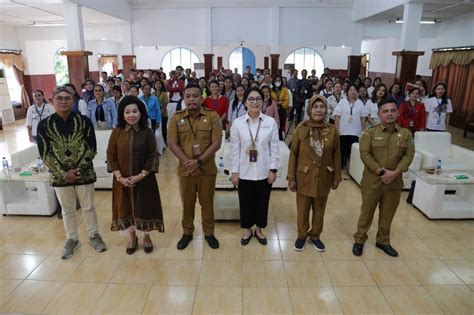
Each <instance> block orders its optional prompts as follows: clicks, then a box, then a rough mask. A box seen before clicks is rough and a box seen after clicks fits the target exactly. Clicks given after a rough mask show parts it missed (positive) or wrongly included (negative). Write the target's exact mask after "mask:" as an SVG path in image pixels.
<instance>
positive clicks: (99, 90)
mask: <svg viewBox="0 0 474 315" xmlns="http://www.w3.org/2000/svg"><path fill="white" fill-rule="evenodd" d="M94 92H102V90H101V89H98V90H94Z"/></svg>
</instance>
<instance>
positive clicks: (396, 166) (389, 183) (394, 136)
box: [352, 100, 415, 257]
mask: <svg viewBox="0 0 474 315" xmlns="http://www.w3.org/2000/svg"><path fill="white" fill-rule="evenodd" d="M378 109H379V110H378V116H379V118H380V124H378V125H376V126H374V127H372V128H369V129H367V130H365V131H364V132H363V133H362V135H361V138H360V157H361V159H362V162H363V163H364V165H365V168H364V174H363V176H362V181H361V183H360V189H361V193H362V206H361V213H360V216H359V222H358V223H357V232H356V233H355V234H354V240H355V243H354V246H353V248H352V253H353V254H354V255H356V256H361V255H362V252H363V249H364V242H365V241H366V240H367V231H368V230H369V229H370V226H371V224H372V220H373V218H374V212H375V209H376V208H377V206H379V226H378V232H377V236H376V243H375V245H376V246H377V247H378V248H380V249H382V250H383V251H384V252H385V253H386V254H387V255H390V256H392V257H397V256H398V253H397V251H396V250H395V249H394V248H393V247H392V246H391V245H390V227H391V224H392V220H393V217H394V215H395V211H396V210H397V207H398V204H399V202H400V195H401V189H402V187H403V181H402V173H403V172H406V171H407V170H408V167H409V166H410V164H411V162H412V160H413V157H414V155H415V148H414V145H413V138H412V135H411V132H410V131H409V130H408V129H405V128H402V127H400V126H398V125H397V124H396V121H397V118H398V109H397V105H396V103H395V102H393V101H388V100H387V101H382V102H380V103H379V104H378Z"/></svg>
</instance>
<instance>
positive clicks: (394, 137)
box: [359, 124, 415, 189]
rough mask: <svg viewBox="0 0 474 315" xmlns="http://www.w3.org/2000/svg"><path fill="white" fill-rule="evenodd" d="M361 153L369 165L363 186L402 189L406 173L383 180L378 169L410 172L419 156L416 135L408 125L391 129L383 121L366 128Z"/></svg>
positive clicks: (363, 176) (365, 171)
mask: <svg viewBox="0 0 474 315" xmlns="http://www.w3.org/2000/svg"><path fill="white" fill-rule="evenodd" d="M359 148H360V157H361V159H362V162H363V163H364V165H365V168H364V174H363V175H362V181H361V183H360V185H361V186H363V187H369V188H374V189H378V188H383V189H402V187H403V180H402V175H401V174H400V176H399V177H398V178H397V179H395V180H394V181H392V182H391V183H389V184H383V183H382V181H381V180H380V178H379V176H378V175H377V174H376V173H375V171H376V170H377V169H378V168H379V167H383V168H385V169H387V170H390V171H393V170H395V169H396V168H398V169H399V170H401V171H402V172H406V171H407V170H408V167H409V166H410V164H411V162H412V160H413V157H414V156H415V146H414V145H413V137H412V135H411V132H410V131H409V130H408V129H405V128H402V127H400V126H398V125H396V126H395V128H394V129H393V130H392V131H389V130H388V129H387V128H386V127H384V126H383V125H382V124H378V125H376V126H374V127H371V128H368V129H366V130H365V131H364V132H363V133H362V135H361V137H360V145H359Z"/></svg>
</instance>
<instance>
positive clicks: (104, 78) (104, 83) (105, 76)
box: [99, 71, 109, 90]
mask: <svg viewBox="0 0 474 315" xmlns="http://www.w3.org/2000/svg"><path fill="white" fill-rule="evenodd" d="M108 79H109V76H108V74H107V72H106V71H102V72H101V73H100V82H99V84H100V85H102V86H103V87H104V90H107V80H108Z"/></svg>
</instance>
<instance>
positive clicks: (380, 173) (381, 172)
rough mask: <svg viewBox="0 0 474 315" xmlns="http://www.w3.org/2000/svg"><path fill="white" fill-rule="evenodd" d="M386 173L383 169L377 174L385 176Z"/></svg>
mask: <svg viewBox="0 0 474 315" xmlns="http://www.w3.org/2000/svg"><path fill="white" fill-rule="evenodd" d="M384 174H385V169H383V170H381V171H380V172H379V173H378V174H377V175H379V176H383V175H384Z"/></svg>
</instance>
